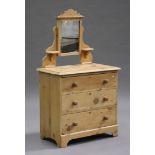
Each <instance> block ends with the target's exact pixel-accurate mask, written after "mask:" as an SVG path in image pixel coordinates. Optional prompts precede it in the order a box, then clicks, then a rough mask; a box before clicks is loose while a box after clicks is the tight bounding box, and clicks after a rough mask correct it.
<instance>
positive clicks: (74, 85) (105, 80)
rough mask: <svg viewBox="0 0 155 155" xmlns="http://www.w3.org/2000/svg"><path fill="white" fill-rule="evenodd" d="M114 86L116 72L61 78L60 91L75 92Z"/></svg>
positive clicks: (115, 85)
mask: <svg viewBox="0 0 155 155" xmlns="http://www.w3.org/2000/svg"><path fill="white" fill-rule="evenodd" d="M115 87H117V73H116V72H110V73H109V72H108V73H102V74H94V75H85V76H77V77H66V78H62V79H61V88H62V92H75V91H84V90H92V89H104V88H115Z"/></svg>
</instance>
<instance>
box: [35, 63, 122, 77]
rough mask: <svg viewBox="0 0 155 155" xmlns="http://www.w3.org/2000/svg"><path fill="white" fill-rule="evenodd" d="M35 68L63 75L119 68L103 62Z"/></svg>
mask: <svg viewBox="0 0 155 155" xmlns="http://www.w3.org/2000/svg"><path fill="white" fill-rule="evenodd" d="M37 70H38V71H39V72H44V73H49V74H53V75H59V76H63V75H64V76H65V75H73V74H86V73H87V74H88V73H98V72H107V71H117V70H120V68H118V67H114V66H108V65H103V64H96V63H91V64H78V65H67V66H56V67H52V68H38V69H37Z"/></svg>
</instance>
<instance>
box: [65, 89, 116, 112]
mask: <svg viewBox="0 0 155 155" xmlns="http://www.w3.org/2000/svg"><path fill="white" fill-rule="evenodd" d="M114 104H116V89H102V90H95V91H87V92H80V93H72V94H63V95H62V113H63V114H66V113H71V112H79V111H85V110H91V109H94V108H99V107H104V106H109V105H114Z"/></svg>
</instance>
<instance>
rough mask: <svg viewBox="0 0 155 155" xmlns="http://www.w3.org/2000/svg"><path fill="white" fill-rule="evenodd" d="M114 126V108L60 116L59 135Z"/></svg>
mask: <svg viewBox="0 0 155 155" xmlns="http://www.w3.org/2000/svg"><path fill="white" fill-rule="evenodd" d="M115 124H116V106H109V107H106V108H103V109H99V110H92V111H87V112H80V113H74V114H68V115H63V116H62V129H61V134H68V133H73V132H78V131H84V130H89V129H95V128H100V127H104V126H110V125H115Z"/></svg>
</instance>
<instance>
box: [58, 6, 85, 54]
mask: <svg viewBox="0 0 155 155" xmlns="http://www.w3.org/2000/svg"><path fill="white" fill-rule="evenodd" d="M83 18H84V16H82V15H81V14H79V13H78V12H77V11H75V10H72V9H69V10H67V11H65V12H64V13H63V14H61V15H59V16H57V18H56V27H57V50H58V51H60V53H59V56H68V55H80V51H81V45H82V36H83V34H82V22H83ZM64 20H76V21H79V51H73V52H66V53H63V52H62V51H61V25H62V21H64Z"/></svg>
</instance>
